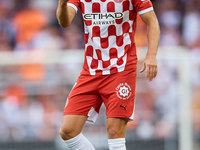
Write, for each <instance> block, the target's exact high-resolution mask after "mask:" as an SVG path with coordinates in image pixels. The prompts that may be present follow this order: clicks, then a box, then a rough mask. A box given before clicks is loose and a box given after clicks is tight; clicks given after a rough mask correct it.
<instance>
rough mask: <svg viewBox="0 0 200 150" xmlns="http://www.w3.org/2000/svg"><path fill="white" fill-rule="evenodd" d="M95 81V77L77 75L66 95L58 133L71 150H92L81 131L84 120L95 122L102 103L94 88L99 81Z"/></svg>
mask: <svg viewBox="0 0 200 150" xmlns="http://www.w3.org/2000/svg"><path fill="white" fill-rule="evenodd" d="M95 81H96V78H95V77H90V76H89V77H88V76H79V78H78V80H77V84H76V85H75V86H74V87H73V89H72V91H71V92H70V94H69V96H68V99H67V102H66V105H65V109H64V112H63V115H64V116H63V119H62V124H61V127H60V135H61V137H62V139H63V140H64V141H65V143H66V145H67V146H68V147H69V148H70V149H71V150H94V147H93V146H92V144H91V143H90V142H89V141H88V140H87V139H86V138H85V137H84V136H83V135H82V133H81V131H82V128H83V126H84V124H85V122H86V121H87V122H90V123H93V122H95V120H96V118H97V116H98V113H99V109H100V107H101V104H102V99H101V97H100V96H99V94H98V92H97V90H96V89H97V87H98V85H99V83H97V82H95ZM95 83H96V84H95Z"/></svg>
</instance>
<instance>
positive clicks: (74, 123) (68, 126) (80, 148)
mask: <svg viewBox="0 0 200 150" xmlns="http://www.w3.org/2000/svg"><path fill="white" fill-rule="evenodd" d="M87 118H88V117H87V116H84V115H64V116H63V119H62V124H61V127H60V135H61V137H62V139H63V140H64V142H65V143H66V145H67V147H68V148H70V149H71V150H95V149H94V147H93V146H92V144H91V143H90V142H89V141H88V140H87V139H86V138H85V137H84V136H83V134H82V133H81V131H82V128H83V126H84V124H85V122H86V120H87Z"/></svg>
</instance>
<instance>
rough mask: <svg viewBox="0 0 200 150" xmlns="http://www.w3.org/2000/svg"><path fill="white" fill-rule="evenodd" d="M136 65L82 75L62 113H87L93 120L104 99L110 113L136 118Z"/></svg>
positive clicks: (108, 114)
mask: <svg viewBox="0 0 200 150" xmlns="http://www.w3.org/2000/svg"><path fill="white" fill-rule="evenodd" d="M136 74H137V71H136V69H134V70H129V71H123V72H119V73H116V74H111V75H102V76H91V75H80V76H79V78H78V80H77V82H76V84H75V86H74V87H73V89H72V91H71V93H70V95H69V97H68V99H67V102H66V106H65V109H64V113H63V115H70V114H71V115H85V116H88V120H87V122H90V123H94V122H95V121H96V119H97V116H98V113H99V110H100V107H101V105H102V103H104V104H105V107H106V115H107V117H108V118H109V117H117V118H129V119H130V120H133V114H134V103H135V85H136Z"/></svg>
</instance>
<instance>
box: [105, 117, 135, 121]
mask: <svg viewBox="0 0 200 150" xmlns="http://www.w3.org/2000/svg"><path fill="white" fill-rule="evenodd" d="M107 118H123V119H128V121H133V119H134V118H132V117H127V116H107Z"/></svg>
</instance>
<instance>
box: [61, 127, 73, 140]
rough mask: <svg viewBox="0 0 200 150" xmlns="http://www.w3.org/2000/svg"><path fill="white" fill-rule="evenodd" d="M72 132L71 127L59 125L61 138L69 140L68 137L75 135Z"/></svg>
mask: <svg viewBox="0 0 200 150" xmlns="http://www.w3.org/2000/svg"><path fill="white" fill-rule="evenodd" d="M73 132H74V130H73V128H72V127H67V126H65V127H63V126H61V127H60V131H59V133H60V136H61V138H62V139H63V140H69V139H71V138H73V137H75V135H74V133H73Z"/></svg>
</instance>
